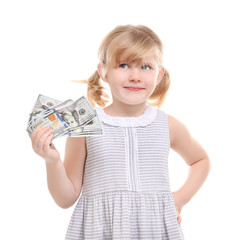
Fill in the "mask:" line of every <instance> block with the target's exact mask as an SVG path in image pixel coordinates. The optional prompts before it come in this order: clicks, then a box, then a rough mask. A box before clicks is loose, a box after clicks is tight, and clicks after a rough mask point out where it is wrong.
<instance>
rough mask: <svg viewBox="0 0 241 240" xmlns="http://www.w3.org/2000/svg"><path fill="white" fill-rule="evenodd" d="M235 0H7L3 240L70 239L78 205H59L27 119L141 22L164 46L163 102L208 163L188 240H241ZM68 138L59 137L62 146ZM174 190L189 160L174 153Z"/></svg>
mask: <svg viewBox="0 0 241 240" xmlns="http://www.w3.org/2000/svg"><path fill="white" fill-rule="evenodd" d="M240 22H241V15H240V7H239V1H232V0H231V1H230V0H229V1H187V0H186V1H152V0H148V1H142V0H132V1H130V0H127V1H126V0H121V1H105V0H102V1H61V0H58V1H51V0H49V1H45V0H42V1H33V0H31V1H26V0H22V1H1V3H0V24H1V25H0V34H1V37H0V41H1V43H0V68H1V69H0V79H1V94H0V97H1V99H0V101H1V118H0V119H1V168H0V169H1V170H0V171H1V174H0V184H1V186H0V191H1V197H0V221H1V223H0V229H1V230H0V239H27V240H28V239H31V240H32V239H46V240H52V239H54V240H55V239H64V236H65V232H66V229H67V225H68V223H69V220H70V217H71V214H72V211H73V207H71V208H69V209H67V210H66V209H61V208H60V207H58V206H57V205H56V204H55V203H54V201H53V199H52V197H51V195H50V194H49V192H48V189H47V181H46V172H45V164H44V160H43V159H41V158H40V157H39V156H37V155H36V154H35V153H34V152H33V150H32V148H31V142H30V139H29V136H28V134H27V132H26V131H25V130H26V126H27V120H28V116H29V113H30V112H31V110H32V107H33V104H34V102H35V100H36V98H37V96H38V94H39V93H41V94H44V95H47V96H50V97H53V98H56V99H59V100H65V99H68V98H72V99H73V100H75V99H77V98H78V97H79V96H81V95H82V94H85V90H86V87H85V85H83V84H82V85H81V84H79V83H72V82H70V81H69V80H78V79H86V78H88V77H89V76H90V75H91V74H92V73H93V72H94V71H95V70H96V66H97V63H98V59H97V51H98V47H99V44H100V42H101V40H102V39H103V37H104V36H105V35H106V34H107V33H108V32H109V31H111V30H112V29H113V28H114V27H115V26H117V25H124V24H133V25H136V24H144V25H147V26H148V27H150V28H152V29H153V30H154V31H155V32H156V33H157V34H158V35H159V36H160V38H161V40H162V41H163V44H164V57H163V60H164V61H163V64H164V66H165V67H166V68H167V69H168V70H169V72H170V76H171V86H170V90H169V92H168V95H167V98H166V100H165V103H164V104H163V106H162V109H163V110H164V111H166V112H167V113H168V114H170V115H173V116H175V117H176V118H177V119H179V120H180V121H182V122H183V123H184V124H185V125H186V126H187V127H188V129H189V130H190V132H191V134H192V135H193V137H195V138H196V139H197V140H198V141H199V142H200V143H201V145H202V146H203V147H204V148H205V150H206V151H207V152H208V154H209V156H210V159H211V162H212V169H211V172H210V175H209V177H208V179H207V181H206V182H205V183H204V185H203V186H202V188H201V189H200V191H199V192H198V193H197V194H196V195H195V196H194V197H193V198H192V199H191V201H190V202H189V203H188V204H187V205H185V206H184V208H183V210H182V212H181V216H182V227H183V231H184V235H185V238H186V240H203V239H205V240H213V239H232V240H233V239H235V240H236V239H241V233H240V215H241V208H240V202H241V197H240V196H241V195H240V194H239V192H240V182H241V174H240V167H241V164H240V161H241V158H240V134H241V128H240V122H241V117H240V106H239V105H240V103H241V97H240V81H241V74H240V66H241V61H240V56H241V46H240V43H241V35H240ZM64 144H65V139H64V138H60V139H58V140H56V142H55V145H56V147H57V148H58V149H59V151H60V152H61V154H63V153H64ZM169 171H170V182H171V187H172V191H175V190H177V189H178V188H179V187H181V185H182V184H183V183H184V180H185V179H186V176H187V173H188V166H187V165H186V164H185V162H184V161H183V159H182V158H180V157H179V156H178V155H177V154H175V153H174V152H173V151H171V152H170V165H169Z"/></svg>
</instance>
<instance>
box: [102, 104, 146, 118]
mask: <svg viewBox="0 0 241 240" xmlns="http://www.w3.org/2000/svg"><path fill="white" fill-rule="evenodd" d="M145 110H146V102H144V103H141V104H137V105H128V104H119V103H115V102H113V103H112V104H111V105H109V106H108V107H106V108H105V109H104V111H105V113H106V114H107V115H110V116H112V117H139V116H141V115H142V114H144V112H145Z"/></svg>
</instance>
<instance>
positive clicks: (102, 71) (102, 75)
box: [97, 63, 107, 82]
mask: <svg viewBox="0 0 241 240" xmlns="http://www.w3.org/2000/svg"><path fill="white" fill-rule="evenodd" d="M97 69H98V73H99V75H100V78H101V79H102V80H103V81H105V82H107V75H106V74H105V67H104V64H103V63H99V64H98V66H97Z"/></svg>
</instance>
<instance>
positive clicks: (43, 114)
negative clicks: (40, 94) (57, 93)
mask: <svg viewBox="0 0 241 240" xmlns="http://www.w3.org/2000/svg"><path fill="white" fill-rule="evenodd" d="M72 102H73V100H71V99H68V100H66V101H64V102H60V101H59V103H58V104H57V105H54V106H50V107H49V108H46V109H45V110H43V111H41V112H40V113H39V114H37V115H36V116H35V117H33V118H32V119H31V120H30V121H29V123H28V128H27V131H28V130H29V131H31V129H32V128H31V127H32V126H33V125H36V123H38V122H39V121H40V120H41V119H43V118H45V117H47V116H49V115H51V114H52V113H54V112H58V109H61V108H63V107H65V106H68V105H69V104H71V103H72Z"/></svg>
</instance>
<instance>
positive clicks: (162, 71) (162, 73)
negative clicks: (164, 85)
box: [156, 66, 165, 85]
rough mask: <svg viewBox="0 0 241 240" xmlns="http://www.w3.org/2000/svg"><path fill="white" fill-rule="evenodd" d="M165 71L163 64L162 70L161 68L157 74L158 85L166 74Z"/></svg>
mask: <svg viewBox="0 0 241 240" xmlns="http://www.w3.org/2000/svg"><path fill="white" fill-rule="evenodd" d="M164 73H165V68H164V67H163V66H161V67H160V70H159V73H158V76H157V81H156V85H158V84H159V83H160V82H161V80H162V78H163V76H164Z"/></svg>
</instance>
